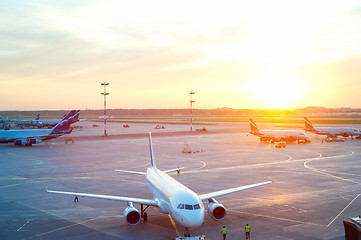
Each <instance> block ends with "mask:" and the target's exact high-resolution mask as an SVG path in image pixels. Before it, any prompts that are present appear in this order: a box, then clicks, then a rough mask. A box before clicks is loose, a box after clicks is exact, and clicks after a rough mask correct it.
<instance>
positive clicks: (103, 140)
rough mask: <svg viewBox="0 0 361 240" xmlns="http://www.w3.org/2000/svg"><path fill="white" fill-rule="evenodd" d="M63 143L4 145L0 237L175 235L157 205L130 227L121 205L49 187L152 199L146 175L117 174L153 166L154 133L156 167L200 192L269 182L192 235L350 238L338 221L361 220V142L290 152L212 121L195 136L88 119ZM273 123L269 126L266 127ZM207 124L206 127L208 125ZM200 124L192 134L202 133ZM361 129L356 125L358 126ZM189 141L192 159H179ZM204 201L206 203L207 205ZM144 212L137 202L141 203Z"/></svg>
mask: <svg viewBox="0 0 361 240" xmlns="http://www.w3.org/2000/svg"><path fill="white" fill-rule="evenodd" d="M78 125H82V126H83V128H82V129H78V128H77V129H75V130H74V132H73V133H72V134H71V135H69V136H66V137H72V138H74V140H75V143H74V144H71V143H68V144H65V142H64V139H65V137H61V138H58V139H56V140H51V141H48V142H44V143H41V144H37V145H33V146H32V147H19V146H14V145H12V144H3V145H0V239H2V240H3V239H51V240H57V239H76V240H79V239H86V240H91V239H102V240H103V239H172V238H175V237H177V236H179V235H182V234H183V233H184V228H183V227H182V226H180V225H178V224H176V223H174V221H173V220H172V219H171V218H170V216H168V215H166V214H162V213H160V212H159V211H158V209H157V208H154V207H149V209H148V210H147V213H148V221H147V222H143V221H141V222H140V223H139V224H138V225H136V226H129V225H128V224H127V223H126V222H125V221H124V217H123V211H124V209H125V208H126V206H127V203H125V202H118V201H111V200H102V199H93V198H83V197H79V203H74V202H73V200H74V198H73V197H71V196H66V195H58V194H49V193H47V192H46V188H47V187H48V188H49V190H58V191H78V192H85V193H95V194H108V195H118V196H129V197H142V198H152V195H151V194H150V193H149V191H148V190H147V188H146V186H145V184H144V176H140V175H133V174H127V173H122V172H117V171H115V170H116V169H122V170H131V171H145V170H146V168H147V167H148V166H149V162H150V160H149V145H148V139H147V133H148V132H149V131H151V132H152V133H153V147H154V154H155V158H156V163H157V167H158V168H160V169H162V170H167V169H173V168H177V167H185V169H184V170H182V171H181V174H180V175H177V174H176V173H174V174H172V176H173V177H174V178H175V179H176V180H178V181H180V182H181V183H183V184H184V185H186V186H188V187H189V188H190V189H192V190H193V191H195V192H196V193H199V194H203V193H208V192H213V191H217V190H222V189H227V188H233V187H237V186H243V185H248V184H253V183H259V182H263V181H267V180H268V179H271V180H272V184H268V185H265V186H261V187H258V188H253V189H248V190H245V191H241V192H238V193H233V194H229V195H226V196H222V197H218V198H217V200H218V202H220V203H222V204H223V205H224V206H225V207H226V209H227V216H226V218H225V219H224V220H222V221H215V220H213V219H212V218H211V217H209V216H208V214H207V213H206V216H205V219H204V222H203V225H202V226H201V227H199V228H195V229H190V233H191V234H192V235H203V234H204V235H206V236H207V239H222V236H221V233H220V231H221V229H222V227H223V226H226V227H227V229H228V235H227V239H245V234H244V226H245V225H246V224H249V225H250V226H251V229H252V231H251V238H252V239H268V240H272V239H282V240H283V239H284V240H285V239H300V240H301V239H302V240H304V239H332V240H341V239H344V229H343V224H342V221H343V220H345V219H348V218H349V217H355V216H358V215H360V214H361V209H360V205H361V197H360V195H361V167H360V156H361V140H351V139H346V141H345V142H338V143H325V142H324V143H323V142H322V139H324V137H320V136H315V135H313V134H307V135H308V136H309V137H310V140H311V141H312V142H311V143H310V144H296V143H291V144H288V145H287V147H286V148H284V149H277V148H274V147H273V145H272V144H269V143H260V142H259V139H258V138H257V137H255V136H252V135H249V134H247V131H249V129H248V128H249V125H248V124H246V123H230V124H222V125H209V126H208V125H207V126H206V128H207V129H208V130H209V131H207V132H200V131H195V132H193V133H190V132H189V126H188V125H177V124H171V125H165V129H154V126H155V124H140V123H139V124H130V128H123V127H122V125H121V124H120V123H109V124H108V126H107V127H108V129H107V131H108V134H109V136H108V137H102V134H103V131H104V130H103V127H102V125H101V123H100V126H99V127H92V124H91V123H89V122H83V123H80V124H78ZM265 126H267V125H266V124H263V125H262V127H265ZM202 127H203V126H202ZM202 127H200V126H194V128H195V129H197V128H202ZM352 127H356V128H358V129H360V128H361V126H360V125H352ZM184 144H188V146H190V148H191V150H192V153H190V154H187V153H182V149H183V147H184ZM207 205H208V203H206V202H205V206H206V207H207ZM135 207H137V208H138V209H140V206H139V205H137V204H135Z"/></svg>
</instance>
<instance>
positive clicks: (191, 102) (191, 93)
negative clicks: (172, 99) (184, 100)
mask: <svg viewBox="0 0 361 240" xmlns="http://www.w3.org/2000/svg"><path fill="white" fill-rule="evenodd" d="M195 93H196V92H192V91H190V92H189V95H190V97H191V100H190V101H189V102H190V105H191V131H192V120H193V119H192V114H193V109H192V104H193V103H194V102H195V101H193V100H192V95H193V94H195Z"/></svg>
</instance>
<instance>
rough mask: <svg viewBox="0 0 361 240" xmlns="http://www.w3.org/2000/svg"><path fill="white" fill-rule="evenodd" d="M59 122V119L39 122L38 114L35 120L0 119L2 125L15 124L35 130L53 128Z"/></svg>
mask: <svg viewBox="0 0 361 240" xmlns="http://www.w3.org/2000/svg"><path fill="white" fill-rule="evenodd" d="M65 115H66V114H65ZM65 115H64V116H63V118H64V117H65ZM0 118H1V117H0ZM60 121H61V119H47V120H40V114H38V115H37V116H36V118H35V119H33V120H16V119H2V120H1V119H0V122H2V123H4V124H17V125H18V126H25V127H37V128H43V127H47V128H52V127H55V126H56V125H57V124H58V123H59V122H60Z"/></svg>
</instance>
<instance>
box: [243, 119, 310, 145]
mask: <svg viewBox="0 0 361 240" xmlns="http://www.w3.org/2000/svg"><path fill="white" fill-rule="evenodd" d="M249 124H250V126H251V131H250V133H251V134H253V135H255V136H258V137H260V140H261V142H268V141H270V142H279V141H286V142H292V141H305V142H310V140H309V139H308V137H307V136H306V134H305V133H304V132H301V131H294V130H293V131H291V130H260V129H259V128H258V127H257V125H256V124H255V123H254V122H253V120H252V119H250V120H249Z"/></svg>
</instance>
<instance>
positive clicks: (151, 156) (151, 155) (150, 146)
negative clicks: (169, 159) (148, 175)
mask: <svg viewBox="0 0 361 240" xmlns="http://www.w3.org/2000/svg"><path fill="white" fill-rule="evenodd" d="M149 148H150V165H151V166H152V168H155V169H156V168H157V167H156V166H155V160H154V154H153V145H152V134H151V133H150V132H149Z"/></svg>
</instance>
